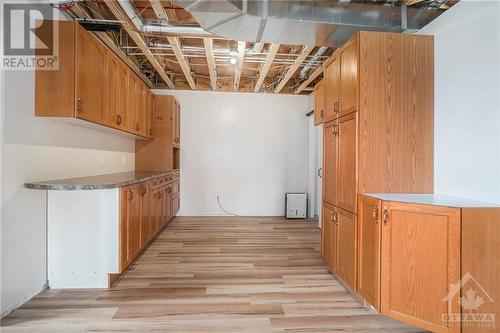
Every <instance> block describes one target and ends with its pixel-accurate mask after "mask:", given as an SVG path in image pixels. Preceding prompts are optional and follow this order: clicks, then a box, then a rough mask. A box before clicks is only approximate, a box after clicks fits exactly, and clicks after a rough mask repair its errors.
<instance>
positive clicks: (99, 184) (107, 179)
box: [24, 170, 179, 191]
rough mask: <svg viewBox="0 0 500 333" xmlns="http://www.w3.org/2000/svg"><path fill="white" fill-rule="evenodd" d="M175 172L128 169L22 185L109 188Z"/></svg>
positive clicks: (58, 188)
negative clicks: (126, 170) (127, 170)
mask: <svg viewBox="0 0 500 333" xmlns="http://www.w3.org/2000/svg"><path fill="white" fill-rule="evenodd" d="M175 174H179V170H172V171H166V172H142V171H139V172H135V171H130V172H119V173H110V174H104V175H96V176H88V177H79V178H69V179H57V180H48V181H42V182H28V183H25V184H24V187H25V188H27V189H31V190H43V191H78V190H84V191H88V190H110V189H114V188H120V187H125V186H129V185H134V184H138V183H143V182H147V181H150V180H153V179H156V178H161V177H165V176H170V175H175Z"/></svg>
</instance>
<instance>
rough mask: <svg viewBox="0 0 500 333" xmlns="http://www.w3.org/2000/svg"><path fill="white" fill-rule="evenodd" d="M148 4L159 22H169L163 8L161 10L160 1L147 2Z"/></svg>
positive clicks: (151, 0)
mask: <svg viewBox="0 0 500 333" xmlns="http://www.w3.org/2000/svg"><path fill="white" fill-rule="evenodd" d="M149 2H150V3H151V7H153V11H154V12H155V14H156V17H158V18H159V19H160V20H165V21H168V20H169V17H168V15H167V12H166V11H165V8H163V4H162V1H161V0H149Z"/></svg>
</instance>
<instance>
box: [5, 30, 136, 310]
mask: <svg viewBox="0 0 500 333" xmlns="http://www.w3.org/2000/svg"><path fill="white" fill-rule="evenodd" d="M14 29H15V30H14V31H16V32H20V28H19V27H18V26H15V28H14ZM2 76H3V80H4V82H3V84H2V96H1V102H0V103H1V111H2V119H3V121H2V129H1V135H2V143H1V155H2V158H1V162H2V163H1V164H2V165H1V182H2V186H1V199H2V200H1V205H2V207H1V230H0V233H1V284H0V288H1V290H0V295H1V300H0V301H1V311H0V313H2V314H4V313H6V312H7V311H10V310H11V309H13V308H14V307H16V306H18V305H20V304H21V303H23V302H24V301H25V300H27V299H29V298H30V297H32V296H33V295H34V294H36V293H38V292H39V291H41V290H42V289H43V288H44V286H45V284H46V277H47V271H46V231H47V230H46V218H45V217H46V213H47V211H46V193H45V192H44V191H35V190H27V189H24V188H23V184H24V183H25V182H28V181H37V180H47V179H54V178H69V177H80V176H88V175H95V174H101V173H112V172H120V171H129V170H133V169H134V140H133V139H131V138H126V137H121V136H117V135H112V134H109V133H104V132H100V131H95V130H91V129H88V128H82V127H76V126H71V125H68V124H65V123H61V122H58V121H54V120H49V119H44V118H35V117H34V73H33V72H32V71H5V72H2Z"/></svg>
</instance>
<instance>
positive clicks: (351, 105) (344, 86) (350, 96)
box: [339, 38, 359, 116]
mask: <svg viewBox="0 0 500 333" xmlns="http://www.w3.org/2000/svg"><path fill="white" fill-rule="evenodd" d="M358 96H359V80H358V39H357V38H355V39H352V40H351V41H350V42H348V43H347V45H346V46H344V47H343V48H342V50H341V51H340V113H339V116H343V115H346V114H348V113H351V112H354V111H358V110H359V105H358V99H359V98H358Z"/></svg>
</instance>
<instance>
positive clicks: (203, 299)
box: [0, 217, 422, 333]
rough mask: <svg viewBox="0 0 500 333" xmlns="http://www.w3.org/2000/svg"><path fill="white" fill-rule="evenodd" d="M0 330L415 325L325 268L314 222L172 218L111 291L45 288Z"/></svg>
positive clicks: (381, 328)
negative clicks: (376, 306)
mask: <svg viewBox="0 0 500 333" xmlns="http://www.w3.org/2000/svg"><path fill="white" fill-rule="evenodd" d="M1 325H2V328H1V329H0V330H1V331H2V332H88V331H92V332H204V333H206V332H256V333H267V332H289V333H293V332H373V333H375V332H422V331H421V330H419V329H416V328H413V327H410V326H406V325H404V324H401V323H399V322H396V321H392V320H390V319H387V318H384V317H382V316H380V315H378V314H375V313H374V312H372V311H370V310H368V309H366V308H364V307H363V306H362V305H361V304H360V303H359V302H358V301H357V300H356V299H355V298H354V297H353V296H351V295H350V294H349V293H348V292H347V290H346V289H345V288H344V287H343V286H342V285H341V284H340V282H339V281H338V280H337V279H336V277H335V276H333V275H331V274H330V273H329V272H328V269H327V267H326V266H325V264H324V263H323V261H322V260H321V256H320V230H319V229H318V228H317V223H316V222H315V221H287V220H284V219H281V218H214V217H210V218H186V217H184V218H176V219H175V220H174V221H173V222H172V223H171V224H170V225H169V226H168V227H167V228H166V229H164V230H163V232H162V233H161V234H160V235H159V237H158V238H157V239H156V240H155V241H154V242H153V243H152V244H151V245H150V247H149V248H148V249H146V251H145V252H144V254H143V255H142V256H141V257H140V258H139V259H138V260H137V261H136V262H135V263H133V264H132V266H131V267H130V269H129V271H128V272H127V273H126V274H125V275H124V277H123V278H122V279H121V280H120V281H119V282H118V283H117V284H116V285H115V286H114V287H113V288H112V289H110V290H95V289H94V290H46V291H44V292H42V293H40V294H39V295H38V296H36V297H35V298H33V299H32V300H30V301H29V302H28V303H26V304H25V305H23V306H22V307H21V308H19V309H18V310H17V311H15V312H13V313H11V314H10V315H9V316H7V317H6V318H4V319H3V320H2V322H1Z"/></svg>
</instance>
